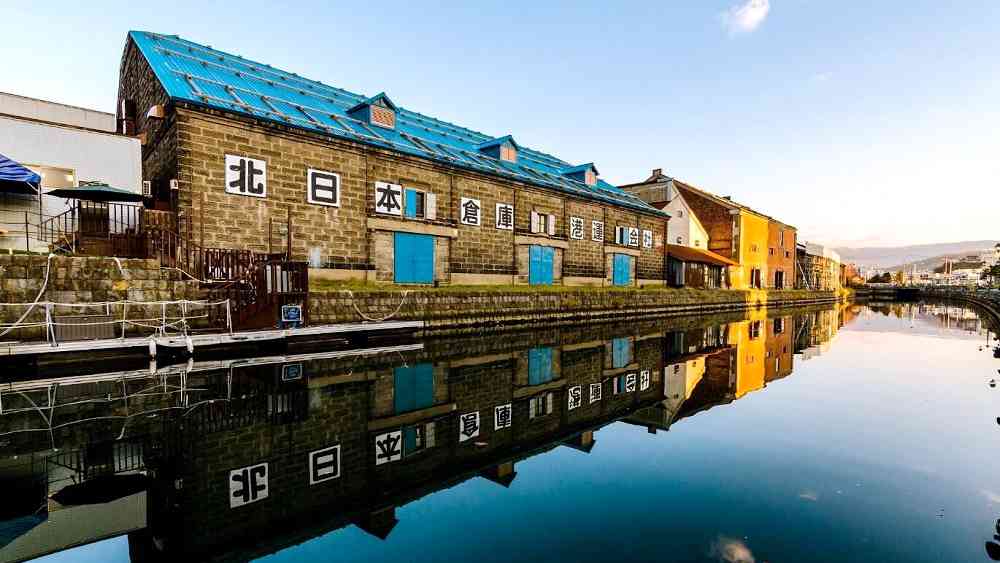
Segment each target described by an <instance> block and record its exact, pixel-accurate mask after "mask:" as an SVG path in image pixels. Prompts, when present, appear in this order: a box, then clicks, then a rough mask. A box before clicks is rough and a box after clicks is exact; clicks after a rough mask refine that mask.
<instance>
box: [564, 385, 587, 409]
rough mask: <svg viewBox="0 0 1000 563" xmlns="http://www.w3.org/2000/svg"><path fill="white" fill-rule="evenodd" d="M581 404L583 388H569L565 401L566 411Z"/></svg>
mask: <svg viewBox="0 0 1000 563" xmlns="http://www.w3.org/2000/svg"><path fill="white" fill-rule="evenodd" d="M582 404H583V387H582V386H580V385H577V386H576V387H570V388H569V397H568V400H567V405H566V407H567V409H568V410H573V409H575V408H577V407H579V406H580V405H582Z"/></svg>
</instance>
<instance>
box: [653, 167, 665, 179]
mask: <svg viewBox="0 0 1000 563" xmlns="http://www.w3.org/2000/svg"><path fill="white" fill-rule="evenodd" d="M660 176H663V169H662V168H654V169H653V177H654V178H659V177H660Z"/></svg>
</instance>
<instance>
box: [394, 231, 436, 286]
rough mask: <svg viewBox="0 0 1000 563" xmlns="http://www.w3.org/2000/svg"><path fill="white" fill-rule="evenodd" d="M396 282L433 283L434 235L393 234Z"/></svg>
mask: <svg viewBox="0 0 1000 563" xmlns="http://www.w3.org/2000/svg"><path fill="white" fill-rule="evenodd" d="M393 251H394V254H395V258H394V270H395V274H394V275H395V281H396V283H434V236H433V235H414V234H410V233H396V234H395V248H394V249H393Z"/></svg>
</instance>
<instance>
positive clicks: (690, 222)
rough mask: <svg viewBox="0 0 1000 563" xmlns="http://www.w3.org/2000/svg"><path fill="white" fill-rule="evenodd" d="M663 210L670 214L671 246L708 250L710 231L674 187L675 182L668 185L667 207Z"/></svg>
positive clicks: (668, 227) (668, 231)
mask: <svg viewBox="0 0 1000 563" xmlns="http://www.w3.org/2000/svg"><path fill="white" fill-rule="evenodd" d="M663 210H664V211H666V212H667V213H669V214H670V221H667V242H668V243H669V244H678V245H681V246H691V247H694V248H702V249H705V250H708V231H706V230H705V227H704V226H702V224H701V221H699V220H698V217H697V216H696V215H695V214H694V212H693V211H692V210H691V208H690V207H688V204H687V202H686V201H684V196H682V195H681V194H680V192H678V191H677V188H675V187H674V185H673V181H671V182H670V183H669V184H667V205H666V206H664V207H663Z"/></svg>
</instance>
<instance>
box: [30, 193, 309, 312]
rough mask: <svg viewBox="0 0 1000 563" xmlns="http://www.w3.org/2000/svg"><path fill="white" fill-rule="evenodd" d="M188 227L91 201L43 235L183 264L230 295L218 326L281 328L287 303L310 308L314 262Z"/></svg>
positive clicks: (47, 224) (84, 249) (192, 275)
mask: <svg viewBox="0 0 1000 563" xmlns="http://www.w3.org/2000/svg"><path fill="white" fill-rule="evenodd" d="M167 215H169V216H167ZM187 230H189V229H187ZM184 231H185V229H183V228H182V227H181V226H180V225H178V224H177V221H176V218H175V217H174V216H173V214H167V213H166V212H159V211H153V210H148V209H144V208H142V207H141V206H135V205H123V204H114V203H108V204H94V203H92V202H83V201H80V202H77V204H76V205H74V207H73V208H71V209H69V210H67V211H66V212H64V213H62V214H60V215H57V216H55V217H50V218H49V219H46V220H45V221H44V222H43V223H41V224H40V225H39V234H40V238H41V239H42V240H43V241H46V242H48V243H49V244H50V246H51V248H52V251H53V252H55V253H63V254H86V255H91V256H116V257H119V258H147V259H148V258H154V259H157V260H159V262H160V266H161V267H163V268H172V269H176V270H179V271H180V272H182V273H183V274H184V275H185V276H186V277H187V278H189V279H192V280H195V281H197V282H199V284H200V286H201V288H202V289H203V290H205V293H206V297H207V299H209V300H211V301H223V300H226V299H228V300H229V302H230V307H229V311H228V312H229V315H230V316H231V318H227V316H226V311H225V310H224V309H221V308H213V309H212V310H213V313H212V315H213V316H212V318H211V319H210V320H211V321H212V325H213V326H214V327H215V328H224V327H228V326H232V328H233V329H234V330H236V329H250V328H269V327H274V326H276V324H277V322H278V319H279V316H278V313H279V311H280V307H281V306H282V305H292V304H302V305H303V312H304V311H305V309H306V307H305V305H306V303H307V301H308V295H309V269H308V265H307V263H306V262H299V261H293V260H289V259H288V257H287V255H286V253H261V252H254V251H250V250H237V249H231V248H211V247H204V246H202V245H200V244H198V243H196V242H194V241H192V240H191V238H190V237H189V236H185V235H184V234H182V233H183V232H184ZM303 320H305V319H303ZM230 321H231V325H230Z"/></svg>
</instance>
